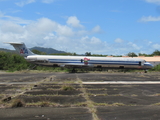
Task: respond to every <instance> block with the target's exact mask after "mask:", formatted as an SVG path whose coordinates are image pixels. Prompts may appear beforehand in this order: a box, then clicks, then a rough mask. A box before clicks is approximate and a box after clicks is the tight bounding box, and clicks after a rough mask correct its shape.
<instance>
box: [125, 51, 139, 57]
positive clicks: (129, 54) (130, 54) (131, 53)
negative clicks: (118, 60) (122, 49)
mask: <svg viewBox="0 0 160 120" xmlns="http://www.w3.org/2000/svg"><path fill="white" fill-rule="evenodd" d="M127 56H129V57H137V55H136V54H135V53H134V52H129V53H128V54H127Z"/></svg>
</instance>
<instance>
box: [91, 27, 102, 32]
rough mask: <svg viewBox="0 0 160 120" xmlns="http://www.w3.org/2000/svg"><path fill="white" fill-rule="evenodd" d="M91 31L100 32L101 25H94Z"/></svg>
mask: <svg viewBox="0 0 160 120" xmlns="http://www.w3.org/2000/svg"><path fill="white" fill-rule="evenodd" d="M91 31H92V33H102V30H101V27H100V26H99V25H97V26H95V27H94V28H93V29H92V30H91Z"/></svg>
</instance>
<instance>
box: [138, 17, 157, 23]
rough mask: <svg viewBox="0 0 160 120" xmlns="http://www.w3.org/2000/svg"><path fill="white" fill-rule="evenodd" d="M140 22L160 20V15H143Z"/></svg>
mask: <svg viewBox="0 0 160 120" xmlns="http://www.w3.org/2000/svg"><path fill="white" fill-rule="evenodd" d="M138 21H139V22H154V21H160V16H159V17H152V16H148V17H145V16H143V17H142V18H141V19H140V20H138Z"/></svg>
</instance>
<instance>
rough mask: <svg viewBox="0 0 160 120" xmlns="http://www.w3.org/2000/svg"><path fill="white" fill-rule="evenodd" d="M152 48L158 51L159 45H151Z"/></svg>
mask: <svg viewBox="0 0 160 120" xmlns="http://www.w3.org/2000/svg"><path fill="white" fill-rule="evenodd" d="M152 47H153V48H154V49H160V44H153V45H152Z"/></svg>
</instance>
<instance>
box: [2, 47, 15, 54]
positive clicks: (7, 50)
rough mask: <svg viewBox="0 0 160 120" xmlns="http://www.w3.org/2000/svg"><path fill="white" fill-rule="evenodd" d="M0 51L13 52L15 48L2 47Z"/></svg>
mask: <svg viewBox="0 0 160 120" xmlns="http://www.w3.org/2000/svg"><path fill="white" fill-rule="evenodd" d="M0 51H4V52H12V53H15V50H9V49H4V48H0Z"/></svg>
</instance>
